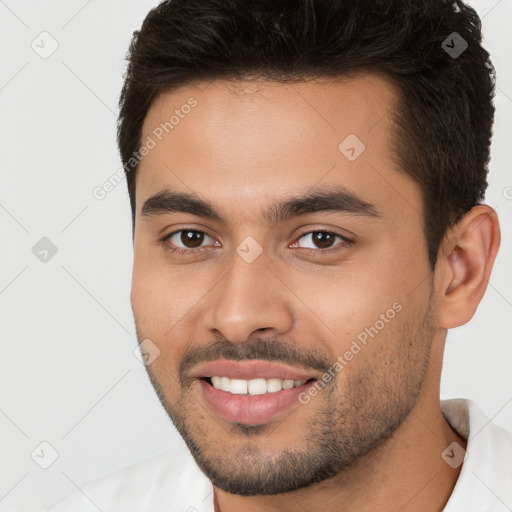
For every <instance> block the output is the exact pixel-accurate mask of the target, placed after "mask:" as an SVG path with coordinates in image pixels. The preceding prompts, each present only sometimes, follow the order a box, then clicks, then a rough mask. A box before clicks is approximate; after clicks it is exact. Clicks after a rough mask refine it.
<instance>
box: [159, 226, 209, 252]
mask: <svg viewBox="0 0 512 512" xmlns="http://www.w3.org/2000/svg"><path fill="white" fill-rule="evenodd" d="M207 239H210V240H207ZM205 241H208V242H209V243H212V242H214V240H213V238H212V237H210V236H208V235H207V234H206V233H204V232H203V231H197V230H195V229H182V230H180V231H175V232H174V233H171V234H170V235H168V236H166V237H165V239H164V242H165V243H166V245H168V246H171V247H173V248H177V249H185V250H187V249H189V250H194V249H197V248H200V247H201V246H202V245H203V244H204V242H205Z"/></svg>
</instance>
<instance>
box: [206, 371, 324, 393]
mask: <svg viewBox="0 0 512 512" xmlns="http://www.w3.org/2000/svg"><path fill="white" fill-rule="evenodd" d="M204 380H205V381H206V382H207V383H208V384H210V385H211V386H213V387H214V388H215V389H220V390H221V391H225V392H226V393H231V394H232V395H251V396H255V395H265V394H267V393H278V392H279V391H283V390H284V389H292V388H298V387H300V386H302V385H303V384H308V383H309V382H313V381H314V380H316V379H315V378H313V377H312V378H310V379H303V380H300V379H299V380H291V379H280V378H272V379H264V378H262V377H260V378H256V379H251V380H246V379H231V378H229V377H220V376H216V375H215V376H213V377H204Z"/></svg>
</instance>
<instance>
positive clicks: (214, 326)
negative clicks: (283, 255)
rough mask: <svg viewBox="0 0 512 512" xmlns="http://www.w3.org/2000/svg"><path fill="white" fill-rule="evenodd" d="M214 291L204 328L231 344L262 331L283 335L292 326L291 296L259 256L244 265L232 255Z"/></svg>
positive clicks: (241, 341)
mask: <svg viewBox="0 0 512 512" xmlns="http://www.w3.org/2000/svg"><path fill="white" fill-rule="evenodd" d="M214 291H215V292H214ZM214 291H213V290H212V293H211V294H209V296H210V297H209V303H208V306H207V311H206V312H205V315H204V321H205V323H206V328H207V329H208V330H209V332H211V333H214V334H215V335H218V334H219V333H220V334H221V335H222V336H223V337H225V338H226V339H228V340H230V341H232V342H233V343H243V342H247V341H249V340H250V339H251V338H252V337H256V336H260V335H261V333H262V332H264V333H265V334H266V335H267V336H276V335H279V334H283V333H286V332H287V331H289V330H290V329H291V327H292V325H293V315H292V310H291V300H290V297H291V295H292V294H291V293H290V291H289V290H288V289H287V288H286V286H285V285H284V284H283V282H282V281H281V280H280V279H278V278H277V277H276V275H275V270H273V269H271V265H270V264H269V262H268V259H267V258H265V257H264V256H263V255H262V256H260V257H259V258H257V259H256V260H255V261H253V262H252V263H247V262H246V261H244V260H243V259H242V258H241V257H240V256H239V255H238V254H235V255H234V257H233V263H232V265H231V268H230V270H229V271H227V273H226V274H225V276H224V278H223V279H222V280H221V281H220V282H219V283H218V284H217V286H216V287H215V289H214Z"/></svg>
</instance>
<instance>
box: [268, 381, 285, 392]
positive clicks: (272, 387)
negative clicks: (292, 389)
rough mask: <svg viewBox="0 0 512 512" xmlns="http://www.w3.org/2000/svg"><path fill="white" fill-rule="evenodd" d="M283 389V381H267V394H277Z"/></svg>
mask: <svg viewBox="0 0 512 512" xmlns="http://www.w3.org/2000/svg"><path fill="white" fill-rule="evenodd" d="M282 389H283V381H282V380H281V379H268V380H267V393H275V392H276V391H281V390H282Z"/></svg>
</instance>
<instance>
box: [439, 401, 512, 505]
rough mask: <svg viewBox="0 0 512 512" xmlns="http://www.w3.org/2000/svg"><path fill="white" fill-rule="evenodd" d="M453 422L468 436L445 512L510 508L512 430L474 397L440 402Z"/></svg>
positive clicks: (445, 413)
mask: <svg viewBox="0 0 512 512" xmlns="http://www.w3.org/2000/svg"><path fill="white" fill-rule="evenodd" d="M441 408H442V410H443V413H444V415H445V417H446V419H447V420H448V422H449V423H450V425H451V426H452V427H453V428H454V429H455V430H457V432H459V434H460V435H461V436H462V437H463V438H465V439H466V440H467V446H466V453H465V458H464V462H463V463H462V468H461V471H460V474H459V478H458V480H457V483H456V485H455V488H454V490H453V493H452V496H451V498H450V500H449V501H448V504H447V506H446V508H445V512H459V511H460V512H472V511H475V512H476V511H478V512H480V511H482V510H492V511H496V512H500V511H509V510H510V509H509V508H508V507H510V506H511V505H512V434H511V433H510V432H509V431H507V430H505V429H504V428H502V427H499V426H498V425H496V424H495V423H493V422H492V420H491V419H489V418H488V417H487V416H486V415H485V414H484V413H483V412H482V411H481V410H480V408H479V407H478V406H477V405H476V404H475V403H474V402H472V401H471V400H463V399H454V400H445V401H443V402H442V404H441Z"/></svg>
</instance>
